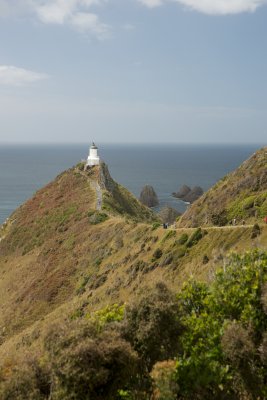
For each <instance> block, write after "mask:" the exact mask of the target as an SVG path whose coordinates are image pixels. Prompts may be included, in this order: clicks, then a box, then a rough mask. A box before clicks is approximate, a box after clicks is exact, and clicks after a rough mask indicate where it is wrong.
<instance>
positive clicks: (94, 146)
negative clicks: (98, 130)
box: [90, 142, 98, 150]
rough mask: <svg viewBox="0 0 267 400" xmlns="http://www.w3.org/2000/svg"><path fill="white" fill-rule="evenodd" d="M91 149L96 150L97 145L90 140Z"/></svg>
mask: <svg viewBox="0 0 267 400" xmlns="http://www.w3.org/2000/svg"><path fill="white" fill-rule="evenodd" d="M90 148H91V149H95V150H97V149H98V147H97V146H96V145H95V143H94V142H92V145H91V147H90Z"/></svg>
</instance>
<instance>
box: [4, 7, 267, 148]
mask: <svg viewBox="0 0 267 400" xmlns="http://www.w3.org/2000/svg"><path fill="white" fill-rule="evenodd" d="M0 21H1V24H0V34H1V37H2V38H3V40H2V46H1V61H0V143H3V142H7V141H8V142H25V143H27V142H40V143H41V142H54V143H55V142H60V143H63V142H71V143H72V142H80V143H82V142H87V141H88V140H91V138H94V139H95V140H96V141H98V142H127V143H132V142H149V143H150V142H168V143H173V142H175V143H176V142H177V143H185V142H186V143H195V142H196V143H198V142H199V143H210V142H212V143H221V142H224V143H254V142H258V143H262V142H265V140H266V139H265V138H266V136H267V131H266V127H267V113H266V109H267V81H266V70H267V53H266V43H265V42H266V40H265V39H264V38H266V37H267V24H266V21H267V2H266V0H230V1H229V0H131V1H125V0H97V1H96V0H71V1H67V0H66V1H64V0H63V1H62V0H44V1H40V0H31V1H28V0H14V1H12V2H11V1H8V0H0Z"/></svg>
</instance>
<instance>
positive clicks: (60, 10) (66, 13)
mask: <svg viewBox="0 0 267 400" xmlns="http://www.w3.org/2000/svg"><path fill="white" fill-rule="evenodd" d="M105 1H106V0H46V1H43V0H0V16H1V17H10V16H13V15H28V16H29V15H30V16H31V17H33V18H37V19H38V20H39V21H41V22H42V23H43V24H54V25H62V26H63V25H66V26H69V27H72V28H74V29H76V30H78V31H82V32H87V33H91V34H93V35H95V36H96V37H98V38H100V39H103V38H104V37H107V36H108V33H109V31H110V27H109V26H108V25H107V24H104V23H102V22H101V21H100V19H99V16H98V15H97V14H95V13H92V12H91V10H92V6H96V5H100V4H102V3H104V2H105Z"/></svg>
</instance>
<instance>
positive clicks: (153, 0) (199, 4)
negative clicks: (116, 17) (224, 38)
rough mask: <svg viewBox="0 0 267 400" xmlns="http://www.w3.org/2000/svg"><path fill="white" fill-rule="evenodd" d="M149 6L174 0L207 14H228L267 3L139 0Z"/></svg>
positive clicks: (259, 0) (265, 0) (256, 0)
mask: <svg viewBox="0 0 267 400" xmlns="http://www.w3.org/2000/svg"><path fill="white" fill-rule="evenodd" d="M139 2H141V3H142V4H144V5H145V6H147V7H149V8H153V7H158V6H160V5H162V4H163V3H167V2H176V3H179V4H181V5H183V6H185V7H186V8H188V9H191V10H195V11H198V12H201V13H204V14H209V15H229V14H240V13H244V12H254V11H256V10H257V8H259V7H261V6H264V5H266V4H267V0H139Z"/></svg>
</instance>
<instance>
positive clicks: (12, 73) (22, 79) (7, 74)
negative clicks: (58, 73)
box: [0, 65, 49, 86]
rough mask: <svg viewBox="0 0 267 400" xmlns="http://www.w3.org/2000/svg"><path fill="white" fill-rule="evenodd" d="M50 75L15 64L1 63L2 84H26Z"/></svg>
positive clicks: (0, 77)
mask: <svg viewBox="0 0 267 400" xmlns="http://www.w3.org/2000/svg"><path fill="white" fill-rule="evenodd" d="M48 77H49V76H48V75H47V74H42V73H39V72H34V71H30V70H27V69H24V68H18V67H14V66H13V65H0V85H5V86H24V85H27V84H31V83H35V82H38V81H42V80H44V79H47V78H48Z"/></svg>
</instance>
